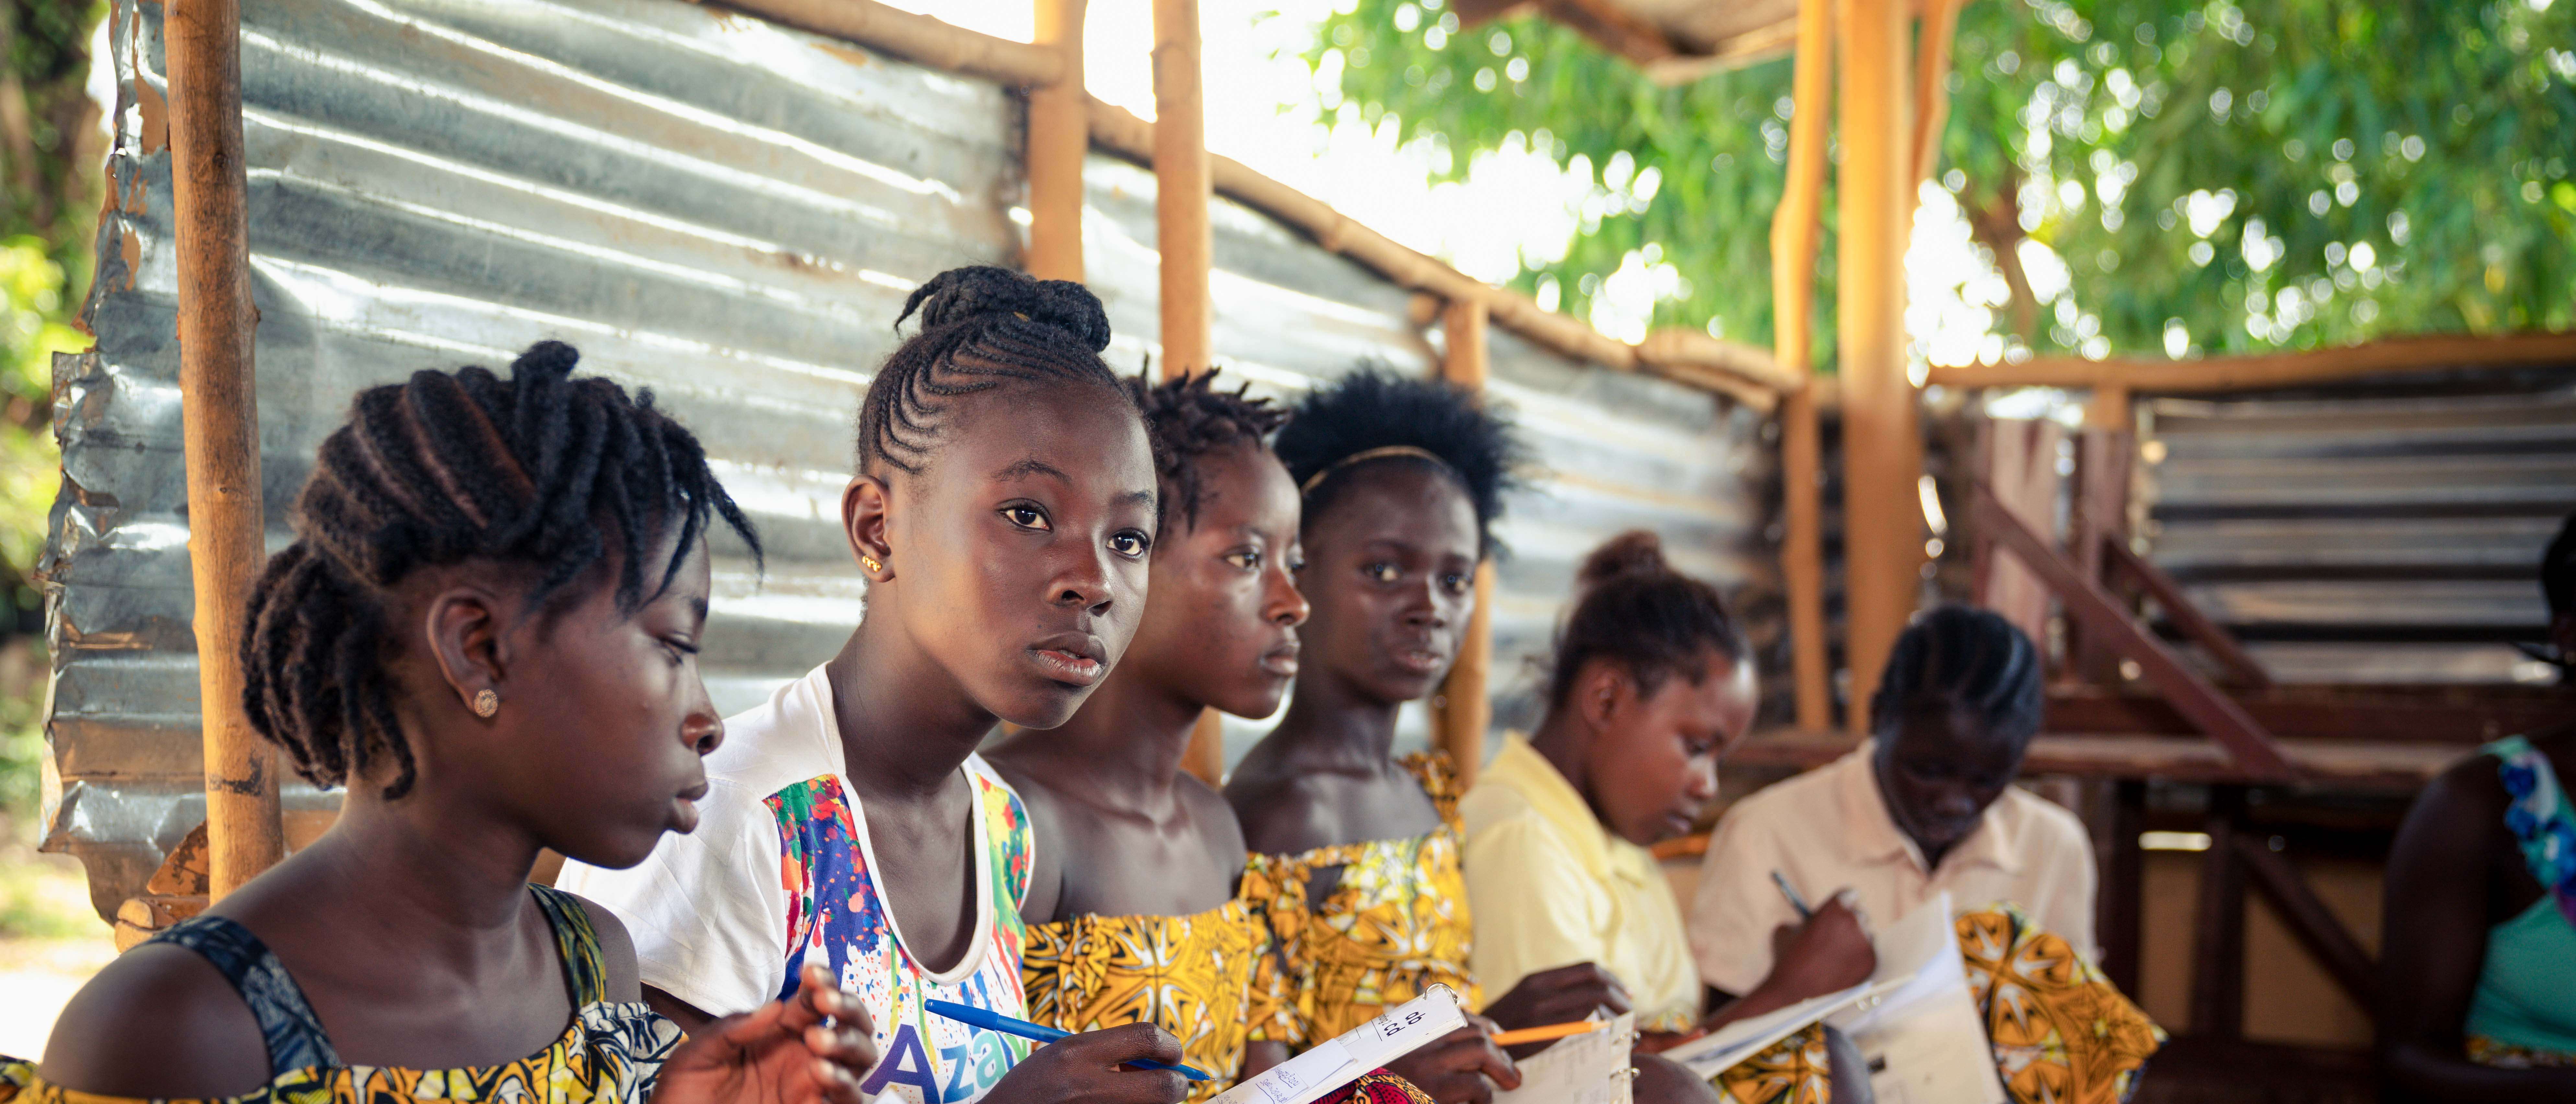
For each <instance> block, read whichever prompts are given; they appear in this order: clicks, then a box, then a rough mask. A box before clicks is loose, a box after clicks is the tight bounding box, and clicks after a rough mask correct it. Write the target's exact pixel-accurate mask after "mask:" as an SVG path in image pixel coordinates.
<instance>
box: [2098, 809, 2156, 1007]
mask: <svg viewBox="0 0 2576 1104" xmlns="http://www.w3.org/2000/svg"><path fill="white" fill-rule="evenodd" d="M2106 784H2107V785H2108V787H2109V789H2110V795H2109V796H2110V808H2108V809H2106V810H2104V811H2103V812H2104V818H2105V819H2106V820H2107V821H2108V825H2107V831H2106V833H2105V835H2106V836H2107V838H2105V839H2104V840H2103V841H2102V854H2101V857H2100V860H2099V862H2100V867H2101V871H2102V881H2101V884H2100V889H2099V891H2098V892H2097V893H2096V894H2095V896H2094V908H2093V915H2094V917H2095V919H2094V923H2093V927H2094V931H2095V932H2096V934H2098V935H2099V936H2100V938H2101V942H2102V972H2103V973H2105V974H2108V975H2110V977H2111V984H2113V985H2116V986H2119V987H2120V991H2121V992H2123V993H2135V992H2137V991H2138V960H2139V957H2140V952H2141V950H2142V948H2143V946H2144V943H2145V940H2144V938H2143V937H2144V934H2145V930H2146V929H2145V917H2144V916H2143V915H2142V912H2143V910H2144V909H2145V907H2146V900H2147V892H2146V853H2145V852H2144V851H2143V850H2142V849H2140V847H2139V846H2138V834H2139V833H2140V832H2143V831H2145V830H2146V824H2147V783H2146V780H2144V779H2139V778H2119V779H2111V780H2108V781H2107V783H2106Z"/></svg>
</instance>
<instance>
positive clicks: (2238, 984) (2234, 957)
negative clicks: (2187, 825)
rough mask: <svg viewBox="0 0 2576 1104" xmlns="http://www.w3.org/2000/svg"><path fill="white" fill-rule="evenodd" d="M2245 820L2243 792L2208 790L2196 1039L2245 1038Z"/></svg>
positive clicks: (2196, 949) (2194, 1004)
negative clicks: (2240, 836)
mask: <svg viewBox="0 0 2576 1104" xmlns="http://www.w3.org/2000/svg"><path fill="white" fill-rule="evenodd" d="M2244 815H2245V788H2244V787H2243V786H2212V787H2210V788H2209V818H2208V822H2207V824H2206V825H2205V827H2207V829H2208V830H2209V851H2208V852H2207V853H2206V854H2203V855H2202V856H2201V867H2200V909H2199V911H2200V917H2199V926H2198V930H2197V931H2195V932H2194V933H2193V936H2192V948H2191V955H2192V972H2191V1033H2192V1034H2194V1035H2197V1036H2200V1037H2202V1038H2206V1039H2229V1040H2233V1039H2237V1038H2240V1037H2242V1036H2243V1035H2244V1034H2245V872H2244V869H2243V867H2241V866H2240V865H2239V864H2238V860H2237V848H2236V827H2237V822H2238V821H2239V820H2241V819H2243V817H2244Z"/></svg>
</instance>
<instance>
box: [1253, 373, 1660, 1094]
mask: <svg viewBox="0 0 2576 1104" xmlns="http://www.w3.org/2000/svg"><path fill="white" fill-rule="evenodd" d="M1276 448H1277V450H1278V453H1279V458H1280V460H1281V461H1283V462H1284V463H1285V464H1286V465H1287V467H1288V474H1289V475H1290V477H1292V478H1294V479H1295V480H1296V481H1297V485H1298V488H1299V492H1300V495H1301V497H1302V498H1303V505H1304V514H1303V516H1302V519H1301V523H1300V536H1301V539H1302V540H1303V542H1304V545H1305V551H1306V557H1307V558H1306V565H1305V569H1304V570H1303V571H1300V572H1299V573H1298V576H1297V585H1298V588H1299V589H1300V590H1302V591H1303V592H1304V593H1305V595H1306V600H1307V601H1308V602H1310V603H1312V604H1313V613H1312V615H1311V616H1310V617H1309V618H1308V620H1307V623H1306V628H1305V633H1304V637H1305V644H1306V649H1305V652H1304V654H1303V655H1302V656H1301V657H1300V660H1299V664H1298V668H1297V682H1296V693H1295V696H1294V698H1293V699H1292V700H1291V701H1290V703H1289V706H1288V715H1287V716H1286V717H1285V718H1283V719H1282V720H1281V722H1280V725H1279V727H1278V729H1277V730H1275V731H1273V732H1271V733H1270V735H1268V736H1266V737H1264V738H1263V739H1262V741H1261V742H1260V743H1259V744H1256V745H1254V746H1253V748H1252V750H1251V752H1250V753H1248V754H1247V755H1245V756H1244V759H1243V762H1242V763H1241V764H1239V765H1238V766H1237V767H1236V768H1235V772H1234V776H1233V777H1232V778H1231V779H1229V780H1228V781H1227V783H1226V788H1225V794H1226V799H1227V801H1228V802H1230V803H1231V804H1232V805H1233V806H1234V810H1235V813H1236V815H1237V816H1239V817H1240V818H1241V819H1242V823H1243V831H1244V835H1245V836H1246V838H1247V840H1248V841H1249V843H1250V845H1251V847H1252V850H1253V852H1254V856H1253V858H1252V860H1251V863H1250V867H1249V870H1250V873H1249V874H1248V875H1247V879H1249V880H1251V881H1252V882H1254V883H1255V884H1257V885H1258V886H1259V887H1261V892H1262V895H1263V896H1264V897H1265V898H1266V900H1267V908H1268V911H1269V912H1270V915H1271V918H1272V926H1273V928H1274V929H1275V930H1277V931H1278V932H1279V938H1280V941H1281V947H1282V954H1283V955H1284V958H1285V961H1286V963H1287V973H1288V977H1287V979H1286V984H1287V986H1288V990H1289V995H1290V999H1291V1001H1292V1003H1293V1004H1294V1006H1295V1008H1296V1010H1297V1020H1296V1023H1295V1024H1294V1025H1293V1027H1292V1029H1291V1030H1292V1031H1293V1034H1292V1035H1291V1036H1290V1037H1288V1038H1286V1039H1282V1040H1279V1041H1282V1042H1286V1043H1288V1044H1290V1046H1291V1047H1297V1046H1304V1045H1309V1044H1312V1043H1319V1042H1322V1041H1324V1040H1327V1039H1331V1038H1333V1037H1334V1036H1336V1035H1340V1034H1341V1033H1343V1032H1345V1031H1348V1030H1350V1029H1351V1028H1353V1027H1356V1026H1358V1025H1360V1024H1362V1023H1365V1022H1367V1021H1368V1020H1369V1019H1370V1018H1372V1017H1374V1016H1376V1015H1377V1014H1378V1013H1379V1012H1381V1011H1383V1010H1384V1009H1386V1008H1390V1007H1393V1006H1395V1005H1398V1004H1401V1003H1403V1002H1405V1001H1407V1000H1410V999H1412V998H1413V997H1415V996H1417V995H1419V994H1420V993H1421V992H1422V991H1423V990H1424V989H1426V988H1428V987H1429V986H1430V985H1432V984H1434V983H1444V984H1447V985H1449V986H1450V987H1451V988H1453V989H1456V990H1458V991H1459V992H1460V993H1462V994H1467V995H1468V996H1469V999H1470V1001H1471V1003H1472V1002H1473V1001H1474V1000H1475V998H1476V994H1477V993H1478V989H1477V987H1476V984H1475V977H1474V974H1473V972H1472V971H1471V970H1470V968H1469V966H1468V947H1469V943H1470V939H1469V932H1470V922H1469V917H1468V911H1467V893H1466V887H1465V885H1464V883H1463V881H1462V879H1461V877H1460V873H1459V827H1458V820H1457V798H1458V787H1457V784H1456V782H1455V780H1454V777H1455V776H1454V774H1453V772H1452V769H1451V766H1450V764H1449V763H1448V761H1447V760H1446V759H1445V758H1444V757H1442V756H1440V755H1438V754H1437V753H1433V754H1426V755H1414V756H1408V757H1406V758H1405V759H1403V760H1401V761H1399V760H1398V759H1396V758H1395V756H1394V755H1393V751H1392V749H1393V746H1394V742H1395V720H1396V713H1397V711H1398V710H1399V709H1400V708H1401V707H1402V706H1403V704H1404V703H1405V702H1408V701H1415V700H1419V699H1421V698H1425V697H1428V696H1430V694H1431V693H1432V691H1433V690H1434V689H1436V688H1437V687H1438V686H1439V685H1440V681H1441V679H1442V678H1443V677H1445V676H1446V675H1447V674H1448V673H1449V666H1450V663H1451V662H1452V661H1453V660H1455V659H1456V658H1457V654H1458V645H1459V642H1460V640H1461V639H1462V637H1463V636H1464V634H1465V631H1466V628H1467V621H1468V617H1469V615H1471V614H1472V613H1473V612H1474V606H1475V586H1474V579H1475V574H1476V568H1477V565H1478V564H1479V563H1481V562H1482V561H1483V560H1484V559H1485V557H1486V555H1487V554H1488V553H1489V552H1490V550H1491V549H1492V547H1493V537H1492V529H1493V524H1494V522H1495V520H1496V519H1497V518H1499V517H1500V516H1501V514H1502V499H1503V494H1504V492H1505V491H1506V490H1507V489H1509V488H1510V487H1511V486H1512V483H1513V475H1512V473H1513V469H1514V468H1515V467H1516V466H1518V465H1519V464H1520V463H1521V462H1522V459H1523V456H1524V453H1525V449H1524V448H1523V446H1522V445H1521V444H1520V442H1519V441H1518V439H1517V438H1516V436H1515V434H1514V432H1513V429H1512V427H1511V424H1510V423H1509V422H1507V421H1505V420H1504V419H1503V418H1501V417H1500V416H1498V415H1496V414H1495V413H1493V412H1492V411H1489V410H1487V409H1485V408H1484V407H1483V406H1482V405H1480V404H1479V403H1478V402H1477V400H1476V398H1475V396H1473V395H1472V394H1470V393H1468V392H1466V391H1463V390H1460V389H1459V388H1456V387H1453V386H1451V385H1448V384H1445V383H1438V382H1434V381H1428V380H1407V379H1399V378H1397V377H1395V376H1392V375H1389V374H1386V373H1383V372H1378V371H1361V372H1356V373H1353V374H1352V375H1350V376H1347V377H1345V378H1343V379H1342V380H1341V381H1339V382H1337V383H1335V384H1333V385H1332V386H1329V387H1326V388H1323V389H1321V390H1318V391H1316V392H1314V393H1312V394H1309V395H1308V396H1307V397H1306V398H1305V400H1304V401H1302V402H1300V403H1299V404H1298V405H1297V407H1296V409H1295V411H1294V412H1293V413H1292V414H1291V416H1290V417H1289V420H1288V425H1287V426H1286V428H1284V429H1282V430H1280V432H1279V438H1278V442H1277V445H1276ZM1596 1006H1607V1007H1609V1008H1611V1009H1612V1010H1613V1011H1616V1012H1624V1011H1626V1010H1627V1008H1628V1003H1627V997H1626V995H1625V994H1624V993H1622V992H1621V991H1620V990H1619V987H1618V985H1617V984H1616V983H1615V982H1614V981H1612V980H1611V979H1610V978H1609V975H1607V974H1605V973H1603V972H1602V971H1601V970H1600V969H1599V968H1598V967H1596V966H1594V965H1592V964H1590V963H1580V964H1577V965H1574V966H1569V967H1565V968H1562V969H1553V970H1544V971H1540V972H1537V973H1533V974H1531V975H1530V976H1529V977H1528V978H1526V979H1523V980H1522V981H1521V982H1520V983H1519V984H1518V985H1517V986H1515V987H1514V988H1513V989H1512V991H1511V992H1509V993H1507V994H1504V995H1503V996H1502V997H1501V998H1500V999H1497V1000H1494V1001H1493V1002H1492V1003H1491V1004H1490V1005H1487V1006H1486V1007H1485V1009H1484V1013H1485V1015H1487V1016H1490V1017H1492V1020H1493V1021H1494V1022H1496V1023H1499V1024H1500V1025H1501V1026H1503V1027H1535V1026H1540V1025H1543V1024H1550V1023H1559V1022H1563V1021H1566V1020H1577V1019H1582V1018H1583V1017H1584V1016H1585V1015H1586V1014H1588V1013H1589V1012H1590V1011H1591V1010H1592V1009H1593V1008H1594V1007H1596ZM1263 1037H1265V1036H1262V1035H1258V1034H1256V1036H1255V1038H1263ZM1389 1068H1390V1069H1392V1070H1394V1071H1395V1072H1396V1073H1397V1074H1400V1075H1402V1076H1403V1077H1405V1078H1406V1079H1407V1080H1410V1081H1412V1082H1413V1083H1414V1084H1416V1085H1419V1086H1421V1088H1422V1090H1423V1091H1424V1092H1425V1093H1428V1094H1429V1095H1430V1096H1431V1098H1432V1099H1434V1100H1437V1101H1440V1102H1442V1104H1459V1102H1463V1101H1477V1100H1484V1099H1487V1098H1489V1097H1490V1096H1491V1095H1492V1093H1493V1091H1494V1088H1495V1086H1496V1085H1497V1084H1500V1085H1503V1086H1507V1087H1508V1086H1510V1085H1514V1084H1517V1083H1518V1080H1519V1075H1518V1073H1517V1072H1516V1071H1515V1070H1514V1068H1513V1066H1512V1064H1511V1060H1510V1059H1509V1058H1508V1057H1506V1056H1505V1055H1504V1054H1503V1053H1502V1052H1500V1051H1498V1050H1496V1049H1495V1048H1494V1047H1493V1046H1492V1044H1490V1043H1489V1042H1487V1041H1486V1033H1485V1032H1484V1031H1483V1030H1481V1029H1480V1028H1479V1027H1478V1026H1477V1025H1473V1024H1471V1025H1470V1026H1469V1027H1468V1028H1466V1029H1462V1030H1460V1031H1459V1032H1457V1033H1455V1034H1452V1035H1451V1036H1449V1037H1447V1038H1445V1039H1442V1040H1439V1041H1437V1042H1435V1043H1433V1044H1431V1045H1430V1046H1427V1047H1425V1048H1423V1049H1421V1050H1418V1051H1415V1052H1414V1053H1413V1054H1410V1055H1407V1056H1406V1057H1405V1058H1403V1059H1401V1060H1399V1061H1397V1062H1394V1063H1391V1064H1390V1066H1389Z"/></svg>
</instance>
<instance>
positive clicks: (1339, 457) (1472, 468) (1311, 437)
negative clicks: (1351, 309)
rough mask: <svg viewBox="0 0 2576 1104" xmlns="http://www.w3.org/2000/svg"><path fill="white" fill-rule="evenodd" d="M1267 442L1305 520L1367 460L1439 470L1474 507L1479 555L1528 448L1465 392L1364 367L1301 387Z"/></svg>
mask: <svg viewBox="0 0 2576 1104" xmlns="http://www.w3.org/2000/svg"><path fill="white" fill-rule="evenodd" d="M1271 448H1272V449H1273V451H1276V452H1277V453H1278V454H1279V459H1280V462H1282V463H1284V464H1286V465H1288V474H1289V477H1290V478H1293V479H1295V480H1296V481H1297V485H1298V486H1299V487H1301V488H1303V489H1304V490H1305V495H1306V524H1308V525H1312V524H1314V522H1315V519H1316V518H1318V517H1321V516H1323V514H1324V511H1325V510H1326V509H1327V508H1329V507H1330V506H1331V505H1332V503H1333V502H1334V501H1335V500H1337V499H1339V498H1340V497H1341V495H1342V493H1343V492H1344V491H1347V490H1348V489H1349V488H1350V487H1351V486H1352V485H1353V480H1354V479H1355V477H1356V476H1357V475H1358V474H1359V473H1360V472H1363V471H1366V470H1368V469H1369V468H1371V467H1373V466H1376V465H1379V464H1386V463H1415V464H1429V465H1435V466H1438V467H1441V468H1444V469H1446V470H1447V471H1448V473H1449V474H1450V475H1451V476H1453V477H1455V478H1456V479H1457V480H1458V482H1459V484H1460V485H1461V486H1463V487H1464V488H1465V489H1466V491H1467V498H1468V500H1469V501H1470V502H1472V503H1473V504H1474V505H1475V508H1476V545H1477V548H1478V549H1479V550H1480V551H1481V552H1485V553H1490V552H1491V551H1492V550H1493V546H1494V534H1493V526H1494V522H1495V521H1496V520H1498V519H1500V518H1501V517H1502V516H1503V495H1504V494H1505V493H1506V492H1508V491H1511V490H1514V489H1516V488H1518V487H1519V486H1520V485H1521V481H1520V478H1519V475H1518V474H1517V473H1518V472H1519V471H1520V469H1521V468H1523V467H1524V466H1526V465H1527V463H1528V462H1529V449H1528V446H1526V445H1524V444H1522V442H1521V440H1520V436H1519V434H1518V433H1517V432H1516V431H1515V429H1514V428H1513V426H1512V423H1511V421H1510V419H1509V418H1508V417H1506V416H1504V415H1503V414H1502V413H1499V412H1497V411H1495V410H1493V409H1491V408H1489V407H1487V406H1486V405H1485V404H1484V403H1483V402H1482V401H1481V400H1479V399H1478V398H1477V396H1476V395H1475V393H1474V392H1471V391H1468V390H1465V389H1463V388H1460V387H1458V386H1457V385H1455V384H1451V383H1446V382H1443V381H1440V380H1426V379H1407V378H1404V377H1401V376H1397V375H1395V374H1393V373H1391V372H1387V371H1385V370H1383V369H1378V368H1364V369H1362V370H1360V371H1357V372H1353V373H1351V374H1350V375H1347V376H1344V377H1342V378H1341V380H1339V381H1338V382H1336V383H1334V384H1332V385H1331V386H1329V387H1324V388H1321V389H1318V390H1316V391H1313V392H1310V393H1308V394H1307V395H1306V397H1305V398H1304V399H1303V400H1302V401H1300V402H1298V404H1297V406H1296V408H1295V409H1293V410H1291V411H1290V412H1289V416H1288V425H1287V427H1286V428H1284V429H1281V430H1280V431H1279V437H1278V439H1277V440H1276V441H1274V442H1273V443H1272V445H1271ZM1379 450H1393V451H1389V452H1379ZM1364 453H1375V454H1376V455H1374V456H1369V457H1363V456H1362V454H1364ZM1424 454H1428V455H1424Z"/></svg>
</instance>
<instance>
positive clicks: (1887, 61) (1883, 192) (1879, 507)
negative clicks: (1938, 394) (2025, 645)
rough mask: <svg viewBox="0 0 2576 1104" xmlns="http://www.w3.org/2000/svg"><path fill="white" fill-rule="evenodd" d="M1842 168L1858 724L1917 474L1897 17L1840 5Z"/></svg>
mask: <svg viewBox="0 0 2576 1104" xmlns="http://www.w3.org/2000/svg"><path fill="white" fill-rule="evenodd" d="M1839 2H1840V3H1841V5H1842V7H1841V11H1842V13H1843V15H1842V18H1841V19H1839V20H1838V22H1839V23H1840V24H1841V27H1840V32H1841V33H1840V35H1839V36H1838V37H1839V39H1840V41H1841V43H1842V53H1843V57H1842V66H1841V68H1840V71H1839V73H1840V77H1841V83H1842V97H1841V103H1842V130H1841V134H1840V135H1839V137H1840V140H1841V146H1842V154H1843V159H1842V169H1841V175H1840V176H1839V178H1838V179H1837V182H1836V183H1837V198H1838V200H1839V204H1840V212H1839V213H1840V221H1839V223H1838V231H1839V232H1838V234H1837V237H1836V243H1837V247H1838V248H1837V253H1836V261H1837V265H1836V275H1835V281H1836V284H1837V287H1836V294H1837V301H1836V304H1835V308H1836V325H1837V333H1838V335H1839V344H1840V348H1839V355H1840V359H1841V369H1842V370H1841V376H1842V387H1843V436H1842V441H1843V534H1844V536H1843V574H1844V580H1843V593H1844V595H1845V606H1846V608H1847V609H1848V610H1849V615H1848V617H1847V619H1846V629H1845V634H1844V636H1845V641H1846V644H1845V648H1846V651H1847V653H1848V654H1849V655H1850V657H1851V698H1850V700H1851V701H1852V702H1853V703H1854V707H1853V708H1851V709H1849V710H1846V711H1845V724H1846V726H1847V727H1848V728H1850V729H1851V731H1853V732H1860V731H1863V730H1865V729H1866V728H1867V727H1868V725H1869V711H1868V710H1867V709H1865V708H1861V707H1860V705H1859V703H1863V702H1867V701H1868V700H1869V698H1870V694H1871V692H1872V691H1873V690H1875V689H1876V688H1877V686H1878V677H1879V673H1880V668H1882V667H1883V666H1885V665H1886V663H1887V656H1888V653H1889V652H1890V651H1892V650H1893V649H1894V648H1895V646H1896V638H1897V636H1898V634H1900V633H1902V632H1904V630H1905V623H1906V620H1907V618H1909V617H1911V616H1912V615H1913V613H1914V608H1915V605H1916V595H1917V593H1918V592H1919V590H1920V589H1921V587H1922V585H1923V581H1922V576H1921V568H1922V564H1923V512H1922V508H1921V506H1920V505H1919V504H1918V502H1917V499H1916V495H1915V490H1914V481H1915V476H1917V475H1918V474H1920V473H1921V471H1922V469H1923V442H1922V438H1921V436H1920V430H1918V429H1917V428H1916V425H1915V416H1916V415H1915V394H1914V386H1913V384H1912V383H1911V382H1910V381H1908V380H1907V379H1906V377H1905V226H1906V221H1907V220H1906V209H1907V207H1908V206H1910V204H1911V200H1912V194H1913V188H1912V184H1913V173H1912V169H1913V163H1912V162H1911V161H1910V160H1908V154H1910V153H1911V152H1912V151H1911V150H1908V149H1906V148H1905V142H1906V138H1907V127H1906V112H1905V93H1906V85H1905V71H1906V58H1905V49H1904V43H1905V30H1906V26H1905V6H1904V4H1903V3H1901V2H1900V0H1839Z"/></svg>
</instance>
